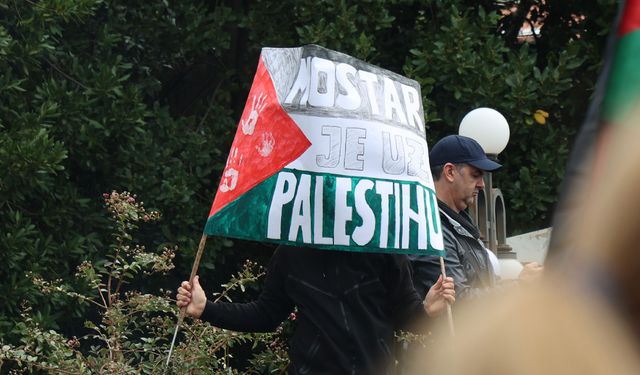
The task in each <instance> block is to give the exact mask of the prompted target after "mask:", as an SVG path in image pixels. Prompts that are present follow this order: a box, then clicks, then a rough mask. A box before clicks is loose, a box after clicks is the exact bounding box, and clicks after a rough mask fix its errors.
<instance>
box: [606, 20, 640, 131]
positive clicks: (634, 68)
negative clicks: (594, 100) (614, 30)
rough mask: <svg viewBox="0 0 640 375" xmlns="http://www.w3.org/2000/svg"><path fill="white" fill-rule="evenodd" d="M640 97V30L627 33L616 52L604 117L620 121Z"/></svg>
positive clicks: (619, 41) (612, 120)
mask: <svg viewBox="0 0 640 375" xmlns="http://www.w3.org/2000/svg"><path fill="white" fill-rule="evenodd" d="M639 99H640V30H637V31H633V32H630V33H628V34H625V35H624V36H623V37H622V38H621V39H620V40H618V45H617V48H616V52H615V57H614V60H613V65H612V66H611V73H610V75H609V82H608V83H607V90H606V92H605V95H604V102H603V103H602V118H603V120H605V121H607V122H618V121H619V120H620V119H621V118H622V117H624V116H625V115H626V114H627V113H628V111H629V110H630V109H631V108H632V107H633V105H634V104H636V103H637V102H638V100H639Z"/></svg>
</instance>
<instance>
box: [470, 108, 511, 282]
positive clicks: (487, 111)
mask: <svg viewBox="0 0 640 375" xmlns="http://www.w3.org/2000/svg"><path fill="white" fill-rule="evenodd" d="M458 133H459V134H460V135H463V136H466V137H469V138H473V139H475V140H476V141H477V142H478V143H479V144H480V146H482V149H483V150H484V152H485V153H486V154H487V156H488V157H489V158H490V159H493V160H497V157H498V154H499V153H501V152H502V151H503V150H504V149H505V147H506V146H507V143H508V142H509V133H510V132H509V124H508V123H507V119H505V118H504V116H503V115H502V114H501V113H500V112H498V111H496V110H495V109H491V108H485V107H481V108H476V109H474V110H472V111H471V112H469V113H467V114H466V115H465V116H464V118H463V119H462V121H461V122H460V128H459V129H458ZM484 184H485V189H484V191H481V192H479V193H478V198H477V199H476V201H475V203H474V205H473V206H472V207H470V210H469V211H470V212H469V213H470V215H471V217H472V219H473V220H474V221H475V224H476V225H477V226H478V228H479V229H480V235H481V236H482V240H483V242H484V244H485V246H486V247H487V248H488V249H490V250H491V251H493V252H494V253H495V254H496V255H497V256H498V259H499V263H500V274H501V276H502V277H503V278H515V277H517V276H518V274H519V273H520V270H521V269H522V265H521V264H520V263H519V262H518V261H517V259H516V254H515V253H514V252H513V251H512V249H511V246H509V245H507V230H506V210H505V205H504V197H503V196H502V192H501V191H500V189H498V188H496V187H494V186H493V180H492V176H491V172H486V173H485V174H484Z"/></svg>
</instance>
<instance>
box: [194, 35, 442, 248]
mask: <svg viewBox="0 0 640 375" xmlns="http://www.w3.org/2000/svg"><path fill="white" fill-rule="evenodd" d="M428 154H429V153H428V147H427V142H426V133H425V124H424V110H423V106H422V97H421V94H420V86H419V85H418V83H417V82H415V81H413V80H410V79H408V78H406V77H403V76H401V75H398V74H395V73H393V72H390V71H388V70H384V69H381V68H379V67H376V66H374V65H371V64H368V63H365V62H363V61H361V60H358V59H355V58H353V57H351V56H348V55H345V54H342V53H339V52H335V51H331V50H328V49H325V48H322V47H319V46H314V45H310V46H304V47H299V48H263V49H262V53H261V55H260V60H259V63H258V68H257V72H256V75H255V77H254V80H253V85H252V87H251V90H250V92H249V97H248V99H247V102H246V105H245V108H244V112H243V113H242V117H241V119H240V122H239V124H238V129H237V131H236V135H235V138H234V141H233V144H232V146H231V151H230V152H229V157H228V159H227V164H226V166H225V169H224V171H223V174H222V178H221V181H220V185H219V187H218V191H217V193H216V196H215V199H214V201H213V205H212V207H211V212H210V214H209V219H208V220H207V224H206V226H205V233H206V234H207V235H220V236H226V237H235V238H243V239H250V240H256V241H269V242H276V243H285V244H293V245H300V246H310V247H318V248H325V249H336V250H347V251H369V252H387V253H405V254H429V255H443V254H444V245H443V240H442V231H441V226H440V221H439V215H438V208H437V200H436V197H435V191H434V184H433V179H432V177H431V172H430V170H429V160H428Z"/></svg>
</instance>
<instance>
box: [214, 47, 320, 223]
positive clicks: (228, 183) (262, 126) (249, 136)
mask: <svg viewBox="0 0 640 375" xmlns="http://www.w3.org/2000/svg"><path fill="white" fill-rule="evenodd" d="M309 146H311V142H310V141H309V139H307V137H306V136H305V135H304V133H303V132H302V131H301V130H300V128H299V127H298V125H296V123H295V122H294V121H293V120H292V119H291V117H290V116H289V114H287V112H285V110H284V109H283V108H282V106H281V105H280V102H279V101H278V96H277V94H276V91H275V88H274V85H273V82H272V81H271V76H270V75H269V72H268V70H267V68H266V67H265V66H264V64H263V62H262V56H261V57H260V61H259V63H258V70H257V71H256V75H255V77H254V79H253V84H252V86H251V91H249V97H248V98H247V103H246V104H245V107H244V111H243V112H242V117H241V118H240V123H239V124H238V130H237V131H236V135H235V138H234V139H233V144H232V145H231V151H230V152H229V157H228V158H227V165H226V166H225V168H224V171H223V172H222V178H221V180H220V185H219V187H218V192H217V193H216V197H215V199H214V201H213V205H212V206H211V211H210V212H209V217H211V216H213V215H214V214H215V213H216V212H218V211H219V210H220V209H221V208H223V207H224V206H226V205H227V204H228V203H230V202H232V201H234V200H235V199H236V198H238V197H239V196H241V195H242V194H244V193H246V192H247V191H249V190H251V189H252V188H253V187H254V186H256V185H258V184H259V183H261V182H262V181H264V180H266V179H267V178H269V177H271V176H272V175H274V174H275V173H277V172H278V171H280V170H281V169H282V168H283V167H284V166H285V165H287V164H289V163H290V162H292V161H294V160H295V159H297V158H298V157H299V156H300V155H302V153H303V152H304V151H305V150H306V149H308V148H309Z"/></svg>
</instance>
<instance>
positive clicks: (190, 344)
mask: <svg viewBox="0 0 640 375" xmlns="http://www.w3.org/2000/svg"><path fill="white" fill-rule="evenodd" d="M104 198H105V203H106V206H107V208H108V210H109V212H110V214H111V218H112V220H113V223H114V225H113V233H112V234H113V243H112V245H111V246H109V247H108V248H107V250H106V252H105V254H104V258H103V259H101V260H99V261H96V262H88V261H87V262H84V263H82V264H81V265H80V266H78V268H77V272H76V274H75V277H76V279H77V280H78V281H79V282H80V283H82V284H84V286H85V287H86V290H87V291H89V292H88V293H81V292H78V291H76V289H75V288H74V287H73V286H72V285H69V284H67V283H65V282H63V280H61V279H58V280H53V281H48V280H44V279H43V278H41V277H40V276H38V275H35V274H29V275H27V279H29V280H31V281H32V282H33V283H34V284H35V285H36V286H37V287H38V289H39V290H40V291H41V292H42V293H43V295H45V296H55V295H57V294H63V295H66V296H67V297H69V298H72V299H76V300H78V301H80V302H82V303H85V304H89V305H90V306H91V307H92V308H93V309H95V310H96V312H97V315H98V318H96V319H95V320H87V321H85V323H84V326H85V328H86V330H87V333H86V334H84V335H83V336H81V337H79V338H78V337H70V338H69V337H66V336H64V335H63V334H61V333H58V332H56V331H54V330H47V329H45V328H43V327H42V326H41V325H40V324H38V322H36V321H35V320H34V319H33V317H32V316H31V314H33V312H34V311H33V309H32V308H31V307H29V306H24V307H23V309H22V312H21V317H22V321H21V322H20V323H19V326H20V327H18V328H19V329H20V331H21V332H23V334H22V336H21V338H20V343H19V344H18V345H13V344H7V343H0V370H1V369H2V368H3V367H4V368H5V369H11V370H12V371H13V372H14V373H20V372H27V371H28V372H29V373H38V372H41V373H57V374H140V373H142V374H165V373H168V374H171V373H174V374H187V373H189V374H199V373H214V374H223V373H224V374H240V373H243V374H251V373H264V372H278V371H279V372H282V371H283V369H284V368H286V366H287V364H288V358H287V355H286V345H285V343H284V337H283V336H284V334H283V332H284V331H283V327H280V328H279V329H278V330H277V331H276V332H274V333H262V334H248V333H238V332H232V331H227V330H223V329H218V328H215V327H212V326H210V325H209V324H207V323H203V322H201V321H199V320H195V321H194V320H191V319H187V320H186V321H185V322H184V324H183V325H182V330H181V332H182V333H181V334H180V336H179V341H178V345H177V346H176V347H175V350H174V352H173V355H172V361H171V362H170V365H169V367H168V368H167V369H165V360H166V358H167V353H168V350H169V344H170V341H171V337H172V334H173V329H174V326H175V324H176V316H177V314H178V311H177V308H176V307H175V304H174V301H173V300H171V299H170V298H169V296H168V294H171V293H172V292H170V291H168V292H166V293H163V292H162V291H161V293H160V294H159V295H152V294H143V293H141V292H139V291H136V290H129V289H128V285H130V283H131V282H133V281H134V280H135V279H136V278H140V277H148V276H149V275H152V274H155V273H160V274H162V273H166V272H167V271H169V270H170V269H172V268H173V262H172V260H173V258H174V255H175V251H176V249H175V248H164V249H163V250H162V251H161V252H160V253H156V252H151V251H147V249H145V247H144V246H140V245H138V244H136V242H135V240H134V236H133V234H134V231H136V230H137V229H138V225H139V224H141V223H148V222H149V223H150V222H153V221H155V220H157V219H158V218H159V217H160V214H159V213H158V212H157V211H147V210H146V209H145V208H144V206H143V204H142V202H138V201H137V200H136V197H135V196H134V195H131V194H130V193H127V192H123V193H118V192H112V193H111V194H105V197H104ZM263 274H264V272H263V270H262V269H261V268H260V267H258V266H257V265H256V264H255V263H254V262H251V261H247V262H246V263H245V265H244V267H243V269H242V270H241V271H240V272H238V273H237V274H236V275H234V277H232V278H231V280H230V281H229V282H228V283H226V284H224V285H223V288H224V289H223V291H222V292H221V293H219V294H217V295H216V301H217V300H220V299H223V298H224V299H226V300H229V301H231V297H230V295H231V294H232V293H233V292H234V291H236V290H238V289H239V290H241V291H244V290H245V286H246V285H250V284H252V283H255V282H256V281H257V280H258V279H259V278H260V277H261V276H262V275H263ZM243 345H244V346H247V345H248V346H249V347H250V348H251V351H252V352H253V353H255V354H254V355H253V356H252V358H250V360H249V361H248V362H247V363H243V362H242V361H235V362H234V353H235V352H236V351H237V350H238V349H239V348H241V347H242V346H243ZM5 366H6V367H5Z"/></svg>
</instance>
